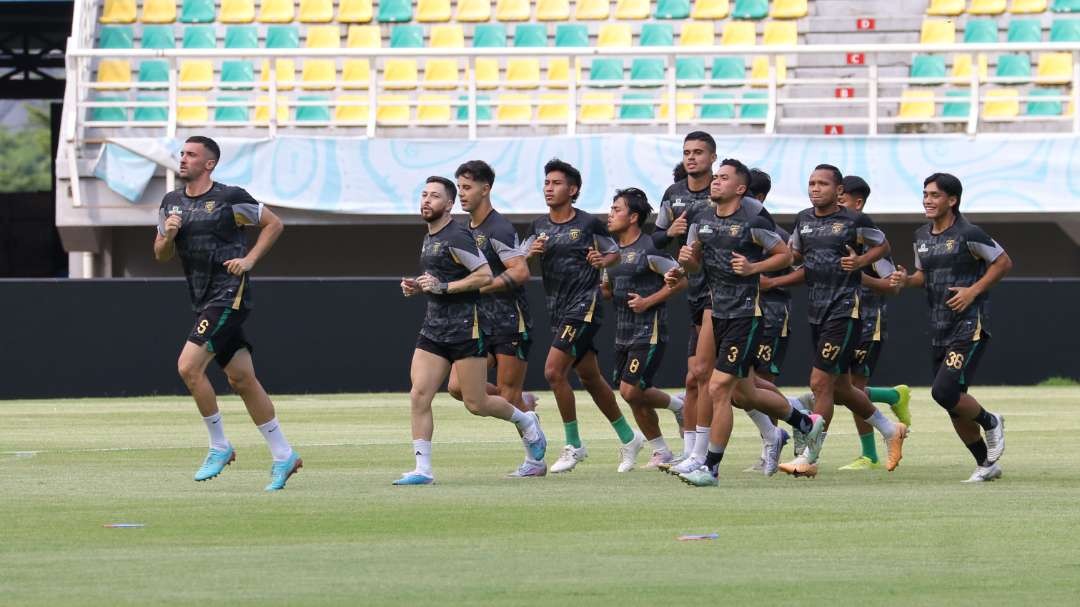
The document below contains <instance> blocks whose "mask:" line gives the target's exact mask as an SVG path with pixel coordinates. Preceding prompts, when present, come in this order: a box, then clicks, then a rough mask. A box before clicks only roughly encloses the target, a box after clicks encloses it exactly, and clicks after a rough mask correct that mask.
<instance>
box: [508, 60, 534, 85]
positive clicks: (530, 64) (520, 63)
mask: <svg viewBox="0 0 1080 607" xmlns="http://www.w3.org/2000/svg"><path fill="white" fill-rule="evenodd" d="M506 80H507V84H506V88H511V89H534V88H537V86H539V85H538V81H539V80H540V60H539V59H533V58H523V57H514V58H511V59H510V60H508V61H507V62H506Z"/></svg>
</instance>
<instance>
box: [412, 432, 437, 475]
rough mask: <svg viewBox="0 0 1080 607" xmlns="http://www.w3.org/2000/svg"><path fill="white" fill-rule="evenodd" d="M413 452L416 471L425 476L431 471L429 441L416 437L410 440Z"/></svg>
mask: <svg viewBox="0 0 1080 607" xmlns="http://www.w3.org/2000/svg"><path fill="white" fill-rule="evenodd" d="M412 446H413V454H414V455H416V471H417V472H419V473H420V474H426V475H427V476H434V475H433V474H432V473H431V441H429V440H423V439H419V438H418V439H416V440H414V441H413V442H412Z"/></svg>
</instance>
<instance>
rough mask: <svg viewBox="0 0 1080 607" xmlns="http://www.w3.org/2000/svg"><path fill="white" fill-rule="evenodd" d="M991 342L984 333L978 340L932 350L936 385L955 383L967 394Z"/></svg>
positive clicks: (988, 336) (987, 334)
mask: <svg viewBox="0 0 1080 607" xmlns="http://www.w3.org/2000/svg"><path fill="white" fill-rule="evenodd" d="M989 342H990V334H989V333H986V332H985V331H984V332H982V334H981V335H979V339H977V340H973V341H965V342H961V343H955V344H949V345H947V346H934V347H933V348H931V365H932V372H933V373H934V375H935V376H936V379H935V380H934V384H935V385H937V384H938V382H939V381H942V380H944V381H949V382H955V383H956V384H957V385H958V386H959V387H960V391H961V392H967V391H968V386H970V385H971V383H972V381H974V379H975V371H977V370H978V368H979V361H980V360H982V355H983V352H985V351H986V346H988V345H989Z"/></svg>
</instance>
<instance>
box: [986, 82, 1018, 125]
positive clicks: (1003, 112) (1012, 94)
mask: <svg viewBox="0 0 1080 607" xmlns="http://www.w3.org/2000/svg"><path fill="white" fill-rule="evenodd" d="M1019 115H1020V92H1019V91H1017V90H1016V89H991V90H989V91H986V93H984V95H983V112H982V116H983V118H1015V117H1016V116H1019Z"/></svg>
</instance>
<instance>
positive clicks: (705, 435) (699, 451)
mask: <svg viewBox="0 0 1080 607" xmlns="http://www.w3.org/2000/svg"><path fill="white" fill-rule="evenodd" d="M708 452H709V427H708V426H698V427H697V439H695V440H694V451H693V454H692V457H693V458H694V459H695V460H697V461H699V462H702V463H704V462H705V454H706V453H708Z"/></svg>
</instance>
